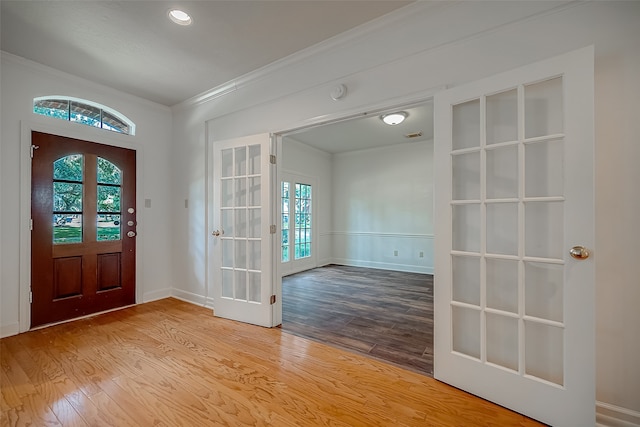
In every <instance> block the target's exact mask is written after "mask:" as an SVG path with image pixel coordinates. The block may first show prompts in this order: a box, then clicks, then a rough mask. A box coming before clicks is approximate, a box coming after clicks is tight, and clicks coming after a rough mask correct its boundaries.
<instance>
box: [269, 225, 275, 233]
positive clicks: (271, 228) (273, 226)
mask: <svg viewBox="0 0 640 427" xmlns="http://www.w3.org/2000/svg"><path fill="white" fill-rule="evenodd" d="M269 233H271V234H276V226H275V225H270V226H269Z"/></svg>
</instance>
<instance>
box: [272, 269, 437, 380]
mask: <svg viewBox="0 0 640 427" xmlns="http://www.w3.org/2000/svg"><path fill="white" fill-rule="evenodd" d="M282 329H283V330H284V331H286V332H290V333H293V334H296V335H299V336H301V337H305V338H310V339H313V340H316V341H320V342H323V343H327V344H330V345H334V346H337V347H340V348H344V349H347V350H351V351H356V352H358V353H362V354H367V355H369V356H371V357H375V358H377V359H380V360H384V361H386V362H389V363H393V364H395V365H397V366H400V367H404V368H406V369H410V370H414V371H416V372H421V373H424V374H427V375H433V276H432V275H430V274H418V273H405V272H399V271H387V270H379V269H372V268H362V267H348V266H341V265H328V266H325V267H320V268H315V269H313V270H308V271H304V272H302V273H298V274H294V275H291V276H287V277H283V278H282Z"/></svg>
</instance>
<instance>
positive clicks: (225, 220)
mask: <svg viewBox="0 0 640 427" xmlns="http://www.w3.org/2000/svg"><path fill="white" fill-rule="evenodd" d="M233 212H234V210H233V209H221V210H220V227H222V231H223V234H224V236H226V237H234V236H235V228H234V226H233V224H234V218H233Z"/></svg>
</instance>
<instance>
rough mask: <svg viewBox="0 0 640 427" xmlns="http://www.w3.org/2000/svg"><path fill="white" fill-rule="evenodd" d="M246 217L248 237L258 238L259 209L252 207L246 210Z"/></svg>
mask: <svg viewBox="0 0 640 427" xmlns="http://www.w3.org/2000/svg"><path fill="white" fill-rule="evenodd" d="M247 214H248V218H247V222H248V224H247V225H248V227H249V228H248V230H249V233H248V237H254V238H259V237H260V224H261V221H262V215H261V209H260V208H253V209H248V210H247Z"/></svg>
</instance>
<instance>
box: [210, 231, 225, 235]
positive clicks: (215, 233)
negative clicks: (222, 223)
mask: <svg viewBox="0 0 640 427" xmlns="http://www.w3.org/2000/svg"><path fill="white" fill-rule="evenodd" d="M221 234H224V231H220V230H214V231H212V232H211V235H212V236H214V237H220V235H221Z"/></svg>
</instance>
